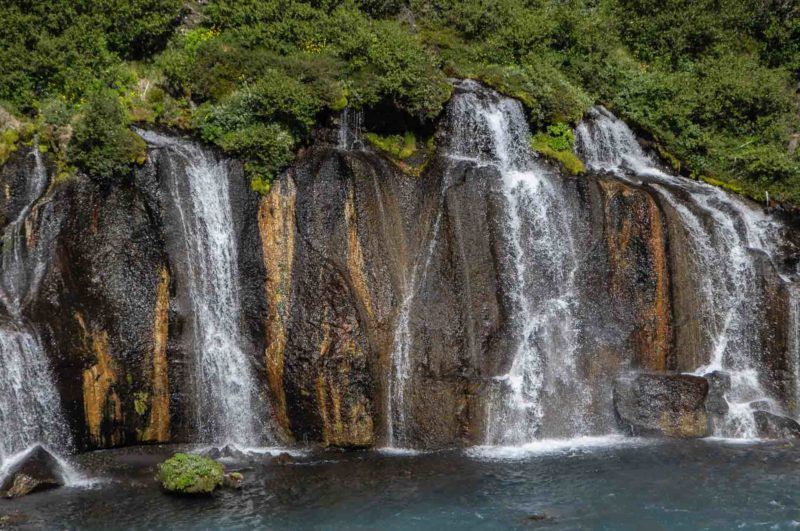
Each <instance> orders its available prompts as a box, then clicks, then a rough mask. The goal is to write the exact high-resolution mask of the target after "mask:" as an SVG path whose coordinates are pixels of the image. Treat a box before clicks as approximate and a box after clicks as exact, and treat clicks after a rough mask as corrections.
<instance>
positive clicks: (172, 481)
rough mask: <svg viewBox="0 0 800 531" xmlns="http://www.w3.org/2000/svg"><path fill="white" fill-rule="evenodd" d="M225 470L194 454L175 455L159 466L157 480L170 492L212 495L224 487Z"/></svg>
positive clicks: (215, 463) (206, 458)
mask: <svg viewBox="0 0 800 531" xmlns="http://www.w3.org/2000/svg"><path fill="white" fill-rule="evenodd" d="M224 478H225V468H224V467H223V466H222V465H221V464H220V463H217V462H216V461H214V460H213V459H209V458H208V457H202V456H199V455H193V454H175V455H174V456H172V457H170V458H169V459H167V460H166V461H164V462H163V463H161V464H160V465H159V466H158V476H157V478H156V479H157V480H158V481H160V482H161V486H162V487H164V489H165V490H167V491H169V492H175V493H179V494H210V493H212V492H214V491H215V490H216V489H218V488H219V487H221V486H222V483H223V481H224Z"/></svg>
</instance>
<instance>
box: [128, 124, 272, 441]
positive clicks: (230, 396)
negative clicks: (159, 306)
mask: <svg viewBox="0 0 800 531" xmlns="http://www.w3.org/2000/svg"><path fill="white" fill-rule="evenodd" d="M138 133H139V134H140V135H141V136H142V138H144V140H145V141H147V142H148V143H149V144H151V145H153V146H155V147H158V148H161V149H163V150H165V151H166V153H167V155H168V156H169V157H170V159H169V160H170V163H169V165H168V173H169V179H170V182H169V185H168V189H169V193H170V194H171V199H172V204H173V205H174V208H175V210H176V217H177V219H178V221H179V223H180V225H179V227H178V228H179V230H180V231H181V234H182V239H183V243H184V245H185V252H186V261H185V268H186V271H185V275H186V278H187V282H188V286H187V288H188V296H189V299H190V301H191V311H192V331H193V348H194V354H195V359H194V371H193V378H194V393H195V396H194V397H193V401H194V405H195V419H194V420H195V423H196V428H197V430H198V432H199V437H200V439H201V440H203V441H206V442H211V443H219V444H222V443H233V444H238V445H257V444H259V443H261V442H262V441H263V440H264V439H265V438H266V439H270V438H271V434H270V433H269V429H268V426H269V424H268V422H266V418H267V407H266V404H265V403H263V401H262V400H261V398H260V396H259V392H258V386H257V384H256V381H255V375H254V370H253V367H252V365H253V362H252V360H251V359H250V358H249V357H248V355H247V354H246V350H245V340H244V338H243V336H242V332H241V330H240V326H241V324H240V321H241V302H240V294H239V290H240V288H239V268H238V249H237V235H236V231H235V227H234V218H233V212H232V205H231V202H230V198H229V183H230V176H229V172H228V164H227V163H226V161H224V160H220V159H218V158H217V157H215V156H214V155H213V154H212V153H211V152H210V151H208V150H205V149H202V148H201V147H200V146H199V145H197V144H196V143H193V142H189V141H184V140H180V139H176V138H171V137H166V136H162V135H159V134H156V133H153V132H149V131H138Z"/></svg>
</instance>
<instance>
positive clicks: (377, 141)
mask: <svg viewBox="0 0 800 531" xmlns="http://www.w3.org/2000/svg"><path fill="white" fill-rule="evenodd" d="M364 138H366V139H367V141H368V142H369V143H370V144H372V145H373V146H375V147H376V148H377V149H379V150H381V151H383V152H384V153H386V154H388V155H389V156H391V157H393V158H395V159H399V160H405V159H407V158H409V157H410V156H411V155H413V154H414V153H415V152H416V151H417V138H416V137H415V136H414V133H412V132H411V131H407V132H406V133H405V134H404V135H403V136H400V135H389V136H382V135H379V134H377V133H365V134H364Z"/></svg>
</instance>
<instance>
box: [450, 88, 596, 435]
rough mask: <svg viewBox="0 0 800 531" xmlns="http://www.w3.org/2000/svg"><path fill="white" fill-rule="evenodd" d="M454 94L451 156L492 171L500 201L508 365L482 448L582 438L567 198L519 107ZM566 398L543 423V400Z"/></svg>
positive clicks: (584, 403) (477, 93) (582, 392)
mask: <svg viewBox="0 0 800 531" xmlns="http://www.w3.org/2000/svg"><path fill="white" fill-rule="evenodd" d="M458 89H459V93H458V94H457V95H456V96H455V97H454V98H453V101H452V102H451V104H450V111H449V112H450V115H451V128H452V136H451V140H450V146H449V153H450V155H451V156H453V157H455V158H457V159H461V160H466V161H472V162H473V163H474V164H477V165H488V166H490V167H493V168H494V169H496V170H497V172H498V173H499V175H500V177H501V178H502V193H503V195H504V197H505V201H506V214H505V219H504V220H503V223H504V224H505V227H506V231H505V232H506V234H507V238H508V240H509V245H508V256H506V257H504V259H505V260H507V261H508V262H509V263H510V268H509V270H510V274H509V278H507V279H504V281H505V282H506V284H507V285H508V286H509V289H508V292H509V293H508V294H507V296H508V297H509V299H510V307H511V308H512V314H511V315H510V316H509V319H510V325H511V328H512V330H513V342H512V349H513V362H512V364H511V368H510V370H509V372H508V373H507V374H505V375H502V376H499V377H497V378H495V382H494V385H493V388H492V392H491V396H490V397H489V404H488V419H487V430H486V442H487V444H492V445H515V444H523V443H528V442H532V441H533V440H535V439H537V438H541V437H542V436H550V435H554V434H557V435H560V436H575V435H582V434H584V433H585V431H586V426H585V423H584V414H585V412H586V410H587V407H588V401H589V390H588V389H587V387H586V384H585V382H584V381H583V379H582V378H580V377H579V375H578V368H577V362H578V355H579V349H580V334H579V331H578V324H579V323H578V317H577V309H578V308H577V306H578V286H577V281H576V275H577V270H578V267H579V263H580V259H579V256H580V253H579V250H578V249H577V244H576V242H575V240H574V230H573V229H574V226H573V225H574V223H573V220H572V219H571V216H570V212H569V208H568V207H567V204H566V203H567V196H566V191H565V190H564V189H563V188H562V185H561V184H562V183H561V182H560V180H559V179H558V177H557V176H556V175H552V174H550V173H549V172H548V171H547V170H545V169H544V167H543V166H542V165H540V164H539V163H538V162H537V161H536V160H535V156H534V154H533V152H532V151H531V148H530V146H529V142H530V130H529V127H528V123H527V120H526V119H525V114H524V112H523V109H522V105H521V104H520V103H519V102H518V101H516V100H513V99H510V98H504V97H500V96H499V95H498V94H496V93H495V92H493V91H489V90H487V89H485V88H483V87H481V86H480V85H478V84H477V83H474V82H461V83H459V84H458ZM565 390H566V393H565V392H564V391H565ZM566 394H568V395H569V399H565V400H564V401H563V410H562V411H561V412H560V413H559V414H558V415H557V416H558V418H547V413H546V410H545V407H544V404H545V402H546V401H548V400H550V401H556V400H560V399H561V398H562V397H565V396H566ZM554 417H555V415H554Z"/></svg>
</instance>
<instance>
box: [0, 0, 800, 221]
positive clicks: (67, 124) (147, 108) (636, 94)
mask: <svg viewBox="0 0 800 531" xmlns="http://www.w3.org/2000/svg"><path fill="white" fill-rule="evenodd" d="M0 19H2V20H3V22H4V23H3V25H2V29H0V65H3V67H2V70H0V105H1V106H2V107H4V108H5V109H6V110H7V111H9V112H8V113H4V112H2V111H0V122H2V121H5V122H6V124H5V125H3V124H2V123H0V129H5V131H3V134H2V135H0V157H3V156H4V155H3V154H4V153H6V156H7V153H8V152H10V151H11V149H13V145H14V143H16V142H18V141H26V140H27V141H30V139H31V138H33V135H34V134H38V136H37V138H38V139H39V142H40V143H41V144H42V145H43V146H44V147H45V148H47V149H50V150H52V151H53V153H54V154H55V157H56V160H57V161H58V163H59V164H60V167H61V169H62V171H63V172H64V173H70V172H72V171H74V170H75V168H81V169H83V170H85V171H87V172H88V173H90V174H92V175H93V176H96V177H98V178H101V179H108V178H112V177H116V178H124V177H125V175H126V174H127V173H126V172H127V171H128V170H126V169H127V168H130V167H131V165H132V164H135V163H137V162H140V161H141V160H142V149H143V147H142V145H141V143H140V142H138V141H137V140H136V139H135V135H132V134H130V132H129V129H128V127H129V124H130V123H131V122H147V123H154V124H161V125H164V126H169V127H178V128H183V129H186V130H190V131H192V132H193V133H194V134H196V135H198V136H200V137H202V138H203V139H205V140H206V141H209V142H212V143H215V144H217V145H218V146H220V147H221V148H222V149H224V150H226V151H228V152H230V153H233V154H235V155H237V156H239V157H241V158H242V159H243V160H245V161H246V166H247V170H248V172H249V174H250V175H251V177H252V178H253V179H254V185H255V186H256V187H257V188H259V189H261V190H265V189H267V186H268V183H269V181H270V180H271V179H272V178H273V177H274V176H275V175H276V173H277V172H279V171H280V170H281V169H282V168H284V167H286V165H287V164H289V163H290V162H291V160H292V158H293V156H294V153H295V151H296V150H297V148H298V147H300V146H302V145H303V144H306V143H308V142H309V141H310V138H311V133H312V131H313V129H314V127H315V125H316V124H319V123H321V122H323V121H325V120H328V119H329V117H330V116H331V115H332V114H333V113H335V112H337V111H339V110H341V109H342V108H344V107H345V106H348V105H349V106H352V107H362V106H367V107H372V106H376V105H379V104H387V103H388V104H391V105H392V106H393V107H394V108H396V109H399V110H401V111H402V112H404V113H407V114H408V115H411V116H413V117H415V118H416V119H417V120H419V121H420V122H421V123H422V122H425V121H431V120H433V119H435V118H436V117H437V115H438V114H439V113H440V112H441V110H442V108H443V105H444V104H445V102H446V101H447V99H448V98H449V96H450V86H449V84H448V82H447V77H448V76H457V77H471V78H475V79H479V80H481V81H483V82H485V83H487V84H489V85H491V86H493V87H495V88H496V89H498V90H500V91H502V92H505V93H507V94H509V95H511V96H515V97H517V98H519V99H520V100H521V101H522V102H523V103H524V104H525V105H526V108H527V110H528V112H529V116H530V121H531V125H532V133H533V134H534V136H533V138H532V143H533V145H534V146H535V147H536V148H537V149H540V150H543V151H546V150H548V149H549V150H550V151H551V152H552V153H550V155H551V156H555V157H556V158H560V159H561V160H562V161H563V162H564V163H565V164H571V165H572V166H571V169H572V170H573V171H579V170H580V168H579V167H578V166H575V164H574V163H575V162H576V161H574V160H571V159H569V153H568V151H569V150H568V149H567V150H565V149H562V148H563V147H564V146H562V145H561V144H563V143H564V142H569V135H568V134H567V133H568V127H566V125H569V124H574V123H576V122H577V121H578V120H579V119H580V118H581V116H582V114H583V113H584V112H585V110H586V109H587V108H588V107H589V106H590V105H592V104H593V103H595V102H602V103H604V104H605V105H607V106H609V107H610V108H612V109H613V110H614V111H615V112H617V113H618V114H620V115H622V116H624V117H625V118H626V119H627V120H629V121H630V122H631V123H633V124H635V125H636V126H637V127H638V128H639V129H640V131H642V132H643V133H645V134H647V135H649V136H650V137H651V138H652V139H653V141H654V143H655V145H656V146H657V147H658V149H659V150H661V152H662V154H663V155H664V156H665V158H667V159H668V160H670V161H671V162H672V163H673V164H674V165H675V167H676V169H680V170H681V171H682V172H684V173H685V174H687V175H691V176H694V177H697V178H705V179H707V180H712V181H714V182H721V183H726V184H727V185H729V186H730V187H732V188H735V189H739V190H742V191H744V192H746V193H749V194H750V195H753V196H758V197H761V196H763V193H764V191H769V192H770V194H771V195H772V196H773V197H775V198H778V199H781V200H787V201H791V202H793V203H795V204H798V205H800V153H798V151H799V150H797V149H795V146H796V144H797V139H798V133H799V132H800V118H799V117H798V109H797V106H798V95H797V93H796V87H797V82H798V75H799V73H800V7H798V6H797V5H796V2H793V1H791V0H344V1H340V0H314V1H309V2H303V1H298V0H209V1H208V2H206V3H204V5H202V6H199V5H195V4H194V3H193V2H184V1H182V0H166V1H165V0H158V1H157V0H104V1H103V2H100V1H98V0H79V1H71V0H55V1H53V2H48V3H47V5H44V3H41V2H30V1H26V0H6V1H5V2H3V3H2V5H0ZM4 116H5V118H3V117H4ZM12 130H13V134H12V133H10V132H9V131H12ZM377 133H381V132H376V136H373V143H380V142H383V143H385V144H387V145H386V146H384V147H386V149H387V150H389V151H391V150H396V151H397V152H398V154H400V153H404V152H405V151H408V149H410V143H409V142H407V141H405V140H404V139H407V138H410V137H408V136H404V135H403V134H399V135H398V132H396V131H394V132H391V134H394V135H397V136H395V137H394V138H392V139H390V140H381V138H383V137H380V136H377ZM406 144H408V145H406ZM1 162H2V160H1V159H0V163H1Z"/></svg>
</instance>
